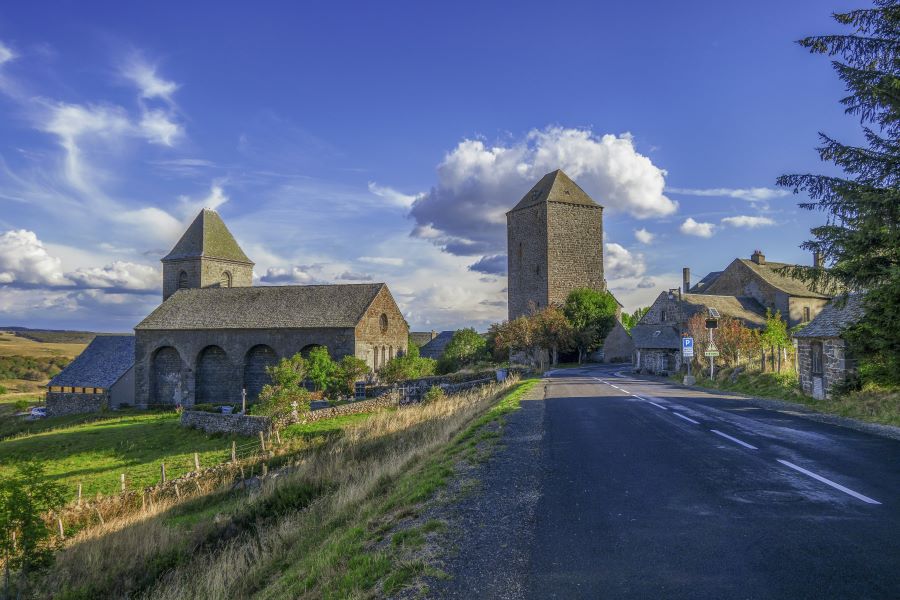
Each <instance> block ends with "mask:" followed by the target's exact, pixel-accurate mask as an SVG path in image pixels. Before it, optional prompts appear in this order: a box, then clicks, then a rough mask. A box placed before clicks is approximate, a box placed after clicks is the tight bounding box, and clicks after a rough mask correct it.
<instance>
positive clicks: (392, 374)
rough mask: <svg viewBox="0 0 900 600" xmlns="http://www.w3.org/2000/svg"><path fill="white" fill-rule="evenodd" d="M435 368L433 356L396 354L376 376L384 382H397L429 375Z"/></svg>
mask: <svg viewBox="0 0 900 600" xmlns="http://www.w3.org/2000/svg"><path fill="white" fill-rule="evenodd" d="M436 368H437V361H436V360H434V359H433V358H423V357H421V356H414V355H413V354H412V353H410V354H407V355H405V356H396V357H394V358H392V359H391V360H389V361H388V362H387V364H386V365H384V366H383V367H381V368H380V369H379V370H378V377H379V378H380V379H381V381H383V382H385V383H397V382H398V381H406V380H407V379H421V378H422V377H431V376H432V375H434V372H435V370H436Z"/></svg>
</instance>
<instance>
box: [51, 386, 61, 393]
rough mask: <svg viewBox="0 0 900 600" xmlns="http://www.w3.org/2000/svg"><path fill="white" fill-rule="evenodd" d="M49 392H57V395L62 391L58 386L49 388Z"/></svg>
mask: <svg viewBox="0 0 900 600" xmlns="http://www.w3.org/2000/svg"><path fill="white" fill-rule="evenodd" d="M50 391H51V392H57V393H58V392H61V391H62V388H61V387H60V386H58V385H53V386H50Z"/></svg>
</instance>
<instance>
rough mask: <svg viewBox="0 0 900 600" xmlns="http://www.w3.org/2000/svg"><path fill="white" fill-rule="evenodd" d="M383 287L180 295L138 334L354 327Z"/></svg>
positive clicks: (208, 291) (270, 288)
mask: <svg viewBox="0 0 900 600" xmlns="http://www.w3.org/2000/svg"><path fill="white" fill-rule="evenodd" d="M384 287H386V286H385V284H383V283H349V284H341V285H279V286H260V287H240V288H200V289H183V290H178V291H177V292H175V293H174V294H172V295H171V296H169V298H168V299H167V300H166V301H165V302H163V303H162V304H160V305H159V306H158V307H157V308H156V310H154V311H153V312H152V313H150V315H148V316H147V318H146V319H144V320H143V321H141V322H140V323H139V324H138V326H137V327H135V329H146V330H166V329H279V328H285V329H308V328H349V327H356V325H357V324H358V323H359V321H360V320H361V319H362V317H363V315H364V314H365V312H366V309H368V308H369V305H371V304H372V301H373V300H375V296H377V295H378V293H379V292H380V291H381V289H382V288H384Z"/></svg>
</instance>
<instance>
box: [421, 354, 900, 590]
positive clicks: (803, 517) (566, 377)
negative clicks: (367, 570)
mask: <svg viewBox="0 0 900 600" xmlns="http://www.w3.org/2000/svg"><path fill="white" fill-rule="evenodd" d="M621 368H622V367H621V366H619V367H617V368H611V367H602V368H594V369H585V370H577V371H559V372H557V373H556V374H555V375H553V376H552V377H550V378H548V380H547V381H546V387H545V390H544V394H541V395H545V398H544V399H541V398H540V397H537V398H535V399H533V400H529V401H526V402H524V403H523V410H522V411H519V412H517V413H515V414H514V416H513V417H511V419H510V423H509V427H508V429H509V431H508V432H507V433H506V436H507V437H508V439H506V440H504V446H503V448H501V449H500V450H498V452H497V455H496V457H495V458H494V459H492V460H491V461H489V464H488V465H486V466H485V467H484V472H483V473H482V474H481V475H480V478H481V480H482V482H483V488H482V491H481V492H480V493H479V494H476V495H474V496H473V497H471V498H468V499H466V500H464V501H463V503H462V504H461V505H460V506H459V507H458V509H456V510H457V512H456V513H455V515H454V516H453V517H452V518H451V523H453V522H454V521H453V519H456V521H455V523H456V525H457V529H458V530H461V531H460V532H459V536H458V539H457V547H458V552H457V554H456V556H455V557H454V558H453V559H452V560H450V561H449V562H448V563H447V565H446V570H448V571H449V573H450V575H451V576H452V578H451V579H450V580H448V581H447V582H443V583H441V582H438V583H437V585H435V586H434V588H433V591H434V595H435V596H437V597H452V598H477V597H495V598H501V597H502V598H567V599H568V598H665V599H675V598H717V599H718V598H746V599H755V598H786V599H787V598H790V599H800V598H816V599H819V598H852V599H857V598H900V441H898V440H895V439H889V438H886V437H880V436H876V435H872V434H869V433H863V432H859V431H855V430H852V429H848V428H844V427H838V426H835V425H829V424H824V423H819V422H815V421H811V420H809V419H805V418H803V417H802V416H800V415H798V414H792V413H791V412H790V411H779V410H770V409H765V408H761V407H758V406H755V405H753V404H752V403H749V402H747V401H744V400H740V399H735V398H733V397H727V396H717V395H715V394H714V393H706V392H698V391H693V390H686V389H684V388H680V387H678V386H673V385H670V384H667V383H661V382H655V381H647V380H641V379H634V378H631V377H630V376H626V375H624V374H623V373H621V372H618V371H619V370H620V369H621Z"/></svg>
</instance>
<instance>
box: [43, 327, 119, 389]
mask: <svg viewBox="0 0 900 600" xmlns="http://www.w3.org/2000/svg"><path fill="white" fill-rule="evenodd" d="M133 366H134V336H133V335H98V336H97V337H95V338H94V340H93V341H92V342H91V343H90V344H88V346H87V348H85V349H84V350H83V351H82V353H81V354H79V355H78V356H77V357H75V360H73V361H72V362H70V363H69V364H68V366H66V368H65V369H63V370H62V371H61V372H60V373H59V374H58V375H57V376H56V377H54V378H53V379H51V380H50V383H48V384H47V385H48V386H51V385H52V386H66V387H99V388H108V387H110V386H112V384H114V383H115V382H117V381H118V380H119V378H120V377H122V375H124V374H125V372H126V371H128V369H130V368H131V367H133Z"/></svg>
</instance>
